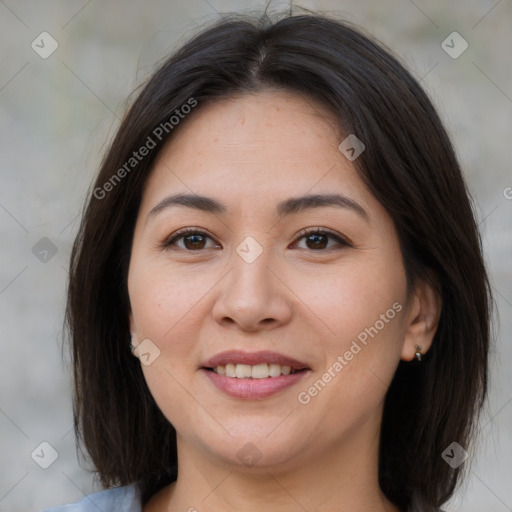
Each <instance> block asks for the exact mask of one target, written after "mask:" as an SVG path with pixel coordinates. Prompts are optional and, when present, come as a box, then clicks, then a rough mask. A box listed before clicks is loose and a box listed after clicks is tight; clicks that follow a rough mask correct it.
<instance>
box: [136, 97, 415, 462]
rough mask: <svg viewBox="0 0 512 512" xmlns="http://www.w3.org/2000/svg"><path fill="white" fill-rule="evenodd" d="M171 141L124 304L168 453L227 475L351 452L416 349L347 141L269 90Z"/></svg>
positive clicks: (218, 109) (299, 103)
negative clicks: (212, 464)
mask: <svg viewBox="0 0 512 512" xmlns="http://www.w3.org/2000/svg"><path fill="white" fill-rule="evenodd" d="M178 128H179V130H178V129H177V130H178V131H177V132H176V133H175V135H174V137H173V139H172V141H170V143H169V144H168V145H167V146H166V148H165V149H164V150H163V152H162V153H161V154H160V156H159V158H158V159H157V162H156V164H155V167H154V170H153V171H152V173H151V175H150V177H149V178H148V180H147V182H146V187H145V190H144V194H143V198H142V203H141V206H140V210H139V214H138V219H137V223H136V228H135V235H134V240H133V247H132V254H131V263H130V269H129V276H128V288H129V296H130V302H131V315H130V322H131V330H132V332H133V333H134V334H135V335H136V338H135V339H136V340H137V341H136V343H143V345H141V346H140V347H139V349H138V350H139V356H140V358H141V362H142V363H143V365H142V369H143V371H144V376H145V378H146V381H147V383H148V386H149V389H150V390H151V393H152V395H153V396H154V398H155V400H156V402H157V404H158V405H159V407H160V409H161V410H162V412H163V413H164V415H165V416H166V417H167V418H168V420H169V421H170V422H171V423H172V424H173V425H174V427H175V428H176V430H177V433H178V439H179V443H181V444H182V446H187V447H188V449H189V451H193V452H195V453H196V454H198V455H203V456H204V457H207V458H210V459H211V460H215V461H218V462H223V463H228V464H238V465H239V466H240V467H243V466H244V465H246V466H251V465H252V464H254V463H257V464H259V465H261V466H267V467H268V466H270V465H278V466H279V467H287V465H290V464H291V465H296V464H297V463H306V462H307V461H308V460H312V459H318V458H319V457H321V456H324V457H329V456H332V455H339V454H340V453H342V452H343V450H348V449H349V447H352V448H351V449H355V448H354V447H356V448H359V449H363V450H367V449H368V443H369V442H370V443H377V442H378V435H377V433H378V429H379V426H380V421H381V414H382V403H383V399H384V396H385V393H386V391H387V389H388V387H389V384H390V382H391V380H392V377H393V374H394V372H395V370H396V367H397V364H398V362H399V360H400V358H401V357H405V355H407V354H409V355H410V353H411V350H412V351H414V349H411V347H409V346H408V343H406V342H404V340H405V339H406V329H407V308H406V280H405V272H404V267H403V264H402V258H401V253H400V249H399V241H398V238H397V234H396V231H395V229H394V226H393V223H392V221H391V218H390V217H389V215H388V214H387V212H386V211H385V210H384V208H383V207H382V206H381V205H380V204H379V203H378V202H377V200H376V199H375V198H374V197H373V196H372V194H371V193H370V192H369V191H368V190H367V189H366V187H365V185H364V184H363V182H362V181H361V179H360V178H359V177H358V175H357V173H356V171H355V170H354V167H353V165H352V163H351V161H350V160H349V159H348V158H347V157H346V156H345V154H343V153H342V152H341V151H340V150H339V149H338V145H339V144H340V143H341V142H342V140H343V139H344V138H345V136H343V137H340V136H339V135H338V134H337V132H336V130H335V128H334V121H333V119H332V118H331V117H330V115H329V112H328V111H326V110H325V109H324V108H323V107H322V106H320V105H317V104H315V103H312V102H311V101H310V100H308V99H305V98H304V97H301V96H299V95H296V94H293V93H285V92H264V93H259V94H255V95H245V96H240V97H236V98H231V99H228V100H222V101H219V102H217V103H214V104H210V105H199V106H198V107H197V110H196V111H195V112H193V114H191V115H190V118H189V119H186V120H185V121H184V122H183V124H182V126H179V127H178ZM363 142H364V141H363ZM351 153H352V152H350V151H349V152H348V153H346V154H347V155H350V156H352V155H351ZM177 195H180V196H187V197H186V198H185V197H182V198H181V200H178V199H176V196H177ZM173 197H174V200H173V199H170V198H173ZM203 198H205V199H203ZM184 229H188V230H189V232H188V233H186V232H185V233H183V230H184ZM196 232H197V233H196ZM234 375H236V376H234ZM249 376H250V377H249ZM345 453H347V452H345ZM324 460H325V459H324ZM290 467H293V466H290Z"/></svg>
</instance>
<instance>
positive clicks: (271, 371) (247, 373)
mask: <svg viewBox="0 0 512 512" xmlns="http://www.w3.org/2000/svg"><path fill="white" fill-rule="evenodd" d="M213 371H214V372H215V373H218V374H219V375H225V376H226V377H234V378H237V379H248V378H253V379H266V378H268V377H279V376H280V375H290V373H295V370H292V369H291V367H290V366H281V365H280V364H275V363H271V364H267V363H262V364H255V365H250V364H232V363H229V364H227V365H225V366H224V365H220V366H216V367H215V368H213Z"/></svg>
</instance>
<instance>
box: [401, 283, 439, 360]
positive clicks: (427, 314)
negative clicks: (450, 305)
mask: <svg viewBox="0 0 512 512" xmlns="http://www.w3.org/2000/svg"><path fill="white" fill-rule="evenodd" d="M441 308H442V300H441V295H440V294H439V292H438V291H437V290H436V289H435V288H434V287H433V286H432V285H430V284H428V283H427V282H425V281H419V282H418V283H417V284H416V286H415V289H414V292H413V293H412V296H411V299H410V302H409V308H408V311H407V315H408V316H407V323H406V326H405V329H406V330H405V339H404V344H403V347H402V359H403V360H404V361H412V360H413V359H414V356H415V354H416V352H417V351H418V350H417V348H416V346H419V347H421V353H422V354H426V353H427V352H428V350H429V349H430V347H431V345H432V341H433V339H434V335H435V334H436V331H437V327H438V325H439V318H440V316H441Z"/></svg>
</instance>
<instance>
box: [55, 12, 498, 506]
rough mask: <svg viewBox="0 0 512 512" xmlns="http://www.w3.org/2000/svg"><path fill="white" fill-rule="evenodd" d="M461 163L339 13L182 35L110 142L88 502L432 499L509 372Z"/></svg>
mask: <svg viewBox="0 0 512 512" xmlns="http://www.w3.org/2000/svg"><path fill="white" fill-rule="evenodd" d="M490 303H491V294H490V287H489V284H488V279H487V274H486V269H485V266H484V263H483V258H482V251H481V245H480V238H479V234H478V230H477V226H476V223H475V218H474V214H473V211H472V206H471V203H470V200H469V194H468V192H467V189H466V186H465V182H464V179H463V176H462V174H461V170H460V168H459V165H458V162H457V159H456V157H455V154H454V151H453V149H452V145H451V143H450V141H449V138H448V136H447V134H446V132H445V130H444V128H443V126H442V124H441V122H440V120H439V117H438V115H437V114H436V112H435V110H434V108H433V106H432V104H431V102H430V101H429V99H428V98H427V96H426V95H425V93H424V92H423V91H422V89H421V88H420V86H419V84H418V83H417V81H415V80H414V79H413V78H412V77H411V75H410V74H409V73H408V72H407V71H406V70H405V69H404V68H403V67H402V65H401V64H400V63H399V62H398V61H397V59H396V58H394V57H393V56H391V55H390V53H389V52H388V51H387V50H385V49H383V48H382V47H381V46H380V45H379V44H377V43H375V42H373V40H372V39H370V38H369V37H368V36H366V35H363V34H362V33H361V32H360V31H359V30H358V29H356V28H354V27H351V26H349V25H348V24H347V23H343V22H339V21H336V20H333V19H328V18H325V17H322V16H316V15H302V16H286V17H282V18H281V19H280V20H277V21H274V22H273V21H271V20H270V19H269V18H268V17H263V18H261V19H259V20H254V19H246V18H240V17H231V18H229V19H225V20H223V21H221V22H219V23H218V24H216V25H215V26H213V27H211V28H209V29H207V30H205V31H203V32H202V33H200V34H199V35H198V36H196V37H194V38H193V39H192V40H191V41H189V42H188V43H187V44H185V45H184V46H183V47H182V48H181V49H180V50H179V51H178V52H177V53H176V54H175V55H173V56H171V57H170V58H169V59H168V60H167V61H166V62H165V63H164V64H163V66H161V68H160V69H159V70H158V71H157V72H156V73H155V74H154V75H153V76H152V77H151V79H150V80H149V82H148V83H147V84H146V86H145V87H144V88H143V90H142V92H141V93H140V94H139V96H138V98H137V99H136V100H135V102H134V103H133V106H132V107H131V108H130V110H129V112H128V113H127V115H126V117H125V118H124V120H123V122H122V123H121V126H120V128H119V130H118V132H117V135H116V137H115V140H114V141H113V143H112V146H111V147H110V149H109V151H108V152H107V154H106V156H105V158H104V161H103V163H102V167H101V170H100V173H99V175H98V177H97V179H96V182H95V185H94V188H93V191H92V194H91V197H90V199H89V201H88V204H87V208H86V211H85V214H84V217H83V221H82V224H81V227H80V231H79V234H78V236H77V239H76V242H75V245H74V249H73V254H72V259H71V272H70V282H69V295H68V309H67V320H68V324H69V329H70V334H71V346H72V355H73V362H74V377H75V428H76V431H77V435H78V438H79V439H80V440H81V442H82V445H83V446H84V448H85V449H86V451H87V453H88V454H89V456H90V459H91V460H92V462H93V464H94V468H95V470H96V471H97V473H98V475H99V478H100V480H101V482H102V484H103V486H104V487H105V488H106V489H107V490H105V491H102V492H100V493H97V494H94V495H91V496H89V497H86V498H84V499H83V500H82V501H81V502H79V503H78V504H75V505H73V506H67V508H65V509H60V508H58V507H57V508H55V509H51V510H52V512H53V511H59V510H66V511H69V510H72V511H75V512H77V511H86V510H87V511H88V510H96V509H97V508H99V509H100V510H105V511H106V510H116V511H125V510H126V511H142V510H143V511H144V512H160V511H174V510H188V511H194V510H197V511H200V512H201V511H219V510H222V511H228V510H244V511H252V510H261V509H263V508H266V509H268V510H272V511H275V512H280V511H292V510H293V511H295V510H307V511H316V510H322V511H339V510H351V511H353V512H357V511H370V510H371V511H394V512H398V511H402V512H403V511H409V512H410V511H420V510H421V511H432V510H438V509H439V507H440V506H442V505H443V503H445V502H446V501H447V500H448V499H449V498H450V496H451V495H452V494H453V492H454V490H455V488H456V486H457V484H458V483H459V482H460V480H461V477H462V475H463V471H464V469H465V465H467V464H468V462H465V460H466V458H467V455H468V454H467V450H469V446H470V441H471V440H472V437H473V432H474V427H475V424H476V421H477V418H478V413H479V410H480V408H481V406H482V403H483V401H484V399H485V395H486V384H487V352H488V344H489V314H490V311H489V310H490Z"/></svg>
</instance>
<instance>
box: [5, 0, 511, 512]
mask: <svg viewBox="0 0 512 512" xmlns="http://www.w3.org/2000/svg"><path fill="white" fill-rule="evenodd" d="M287 5H288V4H287V3H286V2H280V1H273V2H271V6H270V11H280V10H282V9H284V8H285V7H286V6H287ZM295 5H301V6H302V7H307V8H310V9H315V10H322V11H324V12H326V13H329V12H332V13H336V14H338V15H341V16H343V17H344V18H346V19H347V20H350V21H352V22H355V23H357V24H359V25H361V26H362V27H364V28H365V29H367V30H368V31H370V32H371V33H373V34H374V35H375V36H376V37H377V38H379V39H380V40H381V41H383V42H384V43H386V44H387V45H388V46H389V47H390V48H391V49H392V50H394V52H395V53H397V54H398V55H399V56H400V57H401V58H402V59H403V60H404V61H405V63H406V65H407V66H408V67H409V69H411V71H412V72H413V74H414V75H415V76H416V77H418V79H420V80H421V83H422V85H423V86H424V87H425V88H426V90H427V91H428V93H429V94H430V95H431V97H432V99H433V101H434V103H435V104H436V106H437V107H438V109H439V111H440V114H441V116H442V118H443V119H444V121H445V123H446V125H447V128H448V129H449V132H450V134H451V135H452V138H453V141H454V143H455V146H456V150H457V153H458V155H459V158H460V160H461V163H462V165H463V168H464V171H465V174H466V177H467V181H468V185H469V188H470V190H471V193H472V195H473V197H474V201H475V206H476V210H477V215H478V218H479V222H480V227H481V230H482V237H483V243H484V249H485V254H486V258H487V261H488V265H489V269H490V273H491V278H492V282H493V287H494V291H495V296H496V301H497V313H498V315H497V317H498V316H499V319H500V325H499V329H498V327H497V329H496V332H497V337H496V345H495V348H494V349H493V354H492V363H491V365H492V366H491V369H492V380H491V390H490V397H489V401H488V403H487V407H486V411H485V413H484V417H483V420H482V422H481V436H480V441H479V444H478V450H477V452H476V454H475V455H474V456H471V458H470V460H469V461H468V462H466V463H465V464H469V462H471V466H470V472H469V477H468V479H467V481H466V484H465V485H464V486H463V487H462V488H461V489H460V490H459V491H458V493H457V495H456V496H455V498H454V499H452V501H450V503H448V504H447V506H445V510H447V511H450V512H454V511H464V512H488V511H490V510H492V511H494V512H505V511H511V510H512V486H511V485H510V483H511V481H512V479H511V475H512V462H511V461H512V434H511V432H512V390H511V386H510V384H511V378H510V370H507V368H510V366H511V364H512V345H511V344H510V332H511V328H512V272H511V264H510V261H511V254H512V251H511V249H512V188H511V187H512V173H511V170H510V156H509V152H510V149H511V148H510V146H511V141H512V122H511V120H512V63H511V62H512V60H511V54H512V30H511V26H512V2H511V1H510V0H500V1H498V0H465V1H462V0H456V1H450V2H446V1H442V0H440V1H429V0H415V1H413V0H383V1H380V0H371V1H361V0H339V1H334V0H330V1H328V0H325V1H320V0H318V1H313V0H311V1H308V0H302V1H301V2H300V3H299V2H296V3H295ZM264 7H265V3H264V2H261V1H256V0H254V1H252V0H188V1H186V2H177V1H163V0H150V1H146V2H135V1H126V0H125V1H121V0H108V1H103V2H102V1H99V0H89V1H87V0H67V1H58V0H55V1H49V0H39V1H27V0H22V1H20V0H5V1H0V59H1V61H0V62H1V64H0V112H1V115H0V148H1V153H0V155H1V161H0V173H1V174H0V233H1V251H0V326H1V336H0V340H1V341H0V343H1V345H0V346H1V355H2V357H1V358H0V510H1V511H9V512H20V511H39V510H42V509H44V508H46V507H49V506H50V505H56V504H59V503H67V502H71V501H75V500H77V499H79V498H81V497H82V496H83V495H84V494H87V493H90V492H92V491H93V490H97V489H98V488H99V487H97V486H95V485H94V484H93V479H92V476H91V474H90V473H88V472H87V471H86V470H84V469H82V468H81V467H80V466H79V463H78V460H77V456H76V451H75V444H74V434H73V431H72V413H71V394H70V390H71V380H70V372H69V363H68V357H67V356H66V353H67V352H66V351H65V352H64V357H63V356H62V354H61V342H62V320H63V311H64V299H65V290H66V280H67V265H68V259H69V255H70V248H71V244H72V241H73V238H74V236H75V234H76V231H77V227H78V219H79V214H80V211H81V208H82V203H83V200H84V198H85V195H86V193H87V190H88V187H89V186H90V183H91V180H92V179H93V176H94V174H95V172H96V170H97V168H98V164H99V161H100V158H101V154H102V152H103V151H104V149H105V147H106V144H107V142H108V141H109V140H110V137H111V136H112V134H113V133H114V131H115V129H116V127H117V126H118V123H119V118H120V117H121V116H122V113H123V111H124V108H125V104H126V103H125V100H126V98H127V96H128V95H129V94H130V92H131V91H132V90H133V89H134V88H135V86H137V85H138V84H139V83H141V81H142V80H144V79H145V78H147V76H148V74H149V73H150V72H151V70H152V69H154V66H155V64H156V63H157V62H158V61H159V60H160V59H161V58H163V57H164V56H166V55H167V54H168V53H169V52H170V51H172V50H173V49H174V48H176V46H177V45H178V44H179V43H180V42H182V41H183V40H184V38H187V37H188V36H189V35H190V34H192V33H195V32H197V31H198V30H199V28H200V27H202V26H204V24H206V23H208V22H211V21H213V20H215V19H216V18H218V17H219V15H221V14H222V13H224V12H230V11H255V10H256V11H260V12H261V11H262V10H263V8H264ZM43 32H47V33H48V34H42V33H43ZM453 32H457V33H458V35H453V34H452V33H453ZM41 34H42V35H41ZM451 34H452V35H451ZM448 36H450V37H448ZM443 41H445V42H444V43H443ZM466 43H467V45H468V47H467V48H466V49H464V48H465V46H466ZM56 45H58V46H57V47H56V49H55V51H53V53H51V52H52V50H54V48H55V46H56ZM50 53H51V54H50ZM43 442H46V443H49V445H50V446H51V447H52V448H51V447H49V446H47V445H41V443H43ZM52 449H53V450H55V453H54V452H53V451H52ZM55 457H57V458H56V460H55V461H53V459H54V458H55ZM50 463H51V464H50ZM48 464H50V465H49V467H48V468H47V469H44V468H43V467H41V466H45V465H48ZM312 512H313V511H312Z"/></svg>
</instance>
